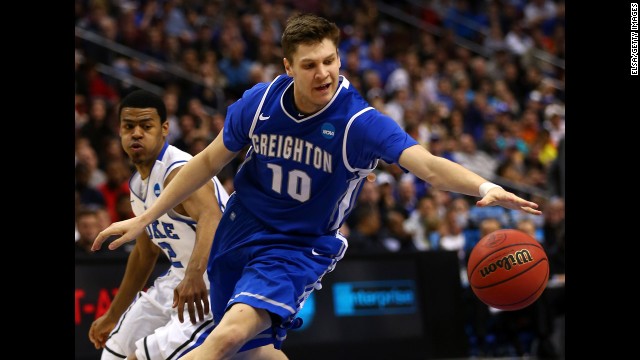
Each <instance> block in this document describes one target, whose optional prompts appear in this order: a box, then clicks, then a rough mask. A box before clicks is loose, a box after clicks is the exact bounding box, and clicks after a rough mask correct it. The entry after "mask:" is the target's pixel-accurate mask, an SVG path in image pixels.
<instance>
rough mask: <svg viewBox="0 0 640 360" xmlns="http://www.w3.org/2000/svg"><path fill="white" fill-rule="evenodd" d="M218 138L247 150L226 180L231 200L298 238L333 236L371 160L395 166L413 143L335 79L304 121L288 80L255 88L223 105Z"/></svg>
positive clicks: (281, 78)
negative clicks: (327, 97) (320, 104)
mask: <svg viewBox="0 0 640 360" xmlns="http://www.w3.org/2000/svg"><path fill="white" fill-rule="evenodd" d="M223 136H224V137H223V139H224V144H225V146H226V147H227V148H228V149H229V150H231V151H240V150H241V149H243V148H244V147H245V146H246V145H250V148H249V151H248V152H247V156H246V158H245V161H244V163H243V164H242V165H241V167H240V169H239V170H238V173H237V174H236V176H235V179H234V187H235V189H236V196H237V197H238V200H239V201H240V202H241V203H242V204H243V205H244V206H245V207H246V208H247V209H248V210H249V211H251V212H252V213H253V214H254V215H255V216H256V217H257V218H258V219H260V220H261V221H262V222H263V223H264V225H265V226H267V227H269V228H271V229H274V230H276V231H279V232H286V233H294V234H302V235H324V234H329V233H331V232H335V231H336V230H337V229H338V228H339V227H340V225H341V224H342V223H343V222H344V220H345V219H346V217H347V215H348V214H349V213H350V212H351V210H352V209H353V206H354V203H355V200H356V198H357V195H358V193H359V192H360V188H361V186H362V181H363V179H364V178H365V177H366V176H367V174H369V173H370V172H371V171H372V170H373V169H374V168H375V167H376V165H377V162H378V160H379V159H383V160H384V161H386V162H388V163H397V162H398V159H399V158H400V154H401V153H402V152H403V151H404V150H405V149H406V148H408V147H410V146H413V145H416V144H417V142H416V141H415V140H414V139H413V138H411V136H409V135H408V134H407V133H406V132H405V131H404V130H402V129H401V128H400V127H399V126H398V125H397V124H396V122H395V121H393V119H391V118H390V117H389V116H386V115H384V114H382V113H380V112H378V111H377V110H376V109H374V108H372V107H371V106H369V104H368V103H367V102H366V101H365V100H364V99H363V98H362V97H361V96H360V94H359V93H358V91H357V90H356V89H355V88H354V87H353V86H351V85H350V83H349V81H348V80H347V79H346V78H344V77H343V76H340V80H339V85H338V90H337V91H336V94H334V96H333V98H332V99H331V101H329V103H328V104H327V105H326V106H325V107H324V108H322V109H321V110H320V111H318V112H316V113H315V114H312V115H309V116H304V115H302V114H299V113H298V112H297V111H296V110H295V107H294V104H293V78H291V77H289V76H286V75H280V76H278V77H276V78H275V79H274V80H273V81H272V82H271V83H260V84H257V85H255V86H254V87H253V88H251V89H249V90H247V91H246V92H245V93H244V94H243V96H242V98H241V99H239V100H238V101H236V102H235V103H234V104H232V105H231V106H229V108H228V111H227V116H226V119H225V125H224V131H223Z"/></svg>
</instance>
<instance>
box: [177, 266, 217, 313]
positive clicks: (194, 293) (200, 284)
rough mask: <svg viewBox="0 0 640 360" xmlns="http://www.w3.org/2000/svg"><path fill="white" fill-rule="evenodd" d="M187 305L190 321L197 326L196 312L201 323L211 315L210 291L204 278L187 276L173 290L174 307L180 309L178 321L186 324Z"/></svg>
mask: <svg viewBox="0 0 640 360" xmlns="http://www.w3.org/2000/svg"><path fill="white" fill-rule="evenodd" d="M185 303H186V304H187V310H188V311H189V319H190V320H191V323H192V324H195V323H196V322H197V321H198V319H197V318H196V311H197V312H198V318H199V319H200V321H202V320H204V316H205V314H206V315H208V314H209V290H207V286H206V284H205V282H204V279H203V278H202V275H199V276H189V275H185V277H184V279H182V281H181V282H180V284H178V286H176V288H175V289H174V290H173V307H174V308H175V307H178V319H179V320H180V322H184V304H185Z"/></svg>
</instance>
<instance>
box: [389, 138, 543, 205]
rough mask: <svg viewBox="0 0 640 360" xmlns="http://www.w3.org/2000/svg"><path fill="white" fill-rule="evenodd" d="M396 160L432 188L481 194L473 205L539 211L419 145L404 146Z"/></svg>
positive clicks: (526, 202) (529, 203)
mask: <svg viewBox="0 0 640 360" xmlns="http://www.w3.org/2000/svg"><path fill="white" fill-rule="evenodd" d="M398 163H399V164H400V165H401V166H402V167H404V168H405V169H407V170H409V171H411V172H412V173H413V174H415V175H416V176H417V177H419V178H420V179H422V180H424V181H426V182H428V183H429V184H431V185H433V186H434V187H435V188H436V189H439V190H446V191H453V192H457V193H461V194H466V195H471V196H480V197H482V199H481V200H479V201H478V202H477V203H476V205H477V206H480V207H483V206H495V205H500V206H503V207H505V208H509V209H515V210H521V211H524V212H527V213H529V214H534V215H540V214H541V213H542V212H540V211H539V210H536V209H537V208H538V204H536V203H534V202H531V201H527V200H525V199H522V198H520V197H518V196H516V195H515V194H513V193H511V192H508V191H505V190H504V189H503V188H502V187H499V186H495V185H493V184H490V183H489V182H488V181H487V180H486V179H484V178H482V177H481V176H480V175H478V174H476V173H474V172H472V171H470V170H468V169H466V168H464V167H463V166H461V165H459V164H456V163H454V162H452V161H449V160H447V159H445V158H442V157H439V156H435V155H433V154H431V153H430V152H429V151H427V149H425V148H424V147H423V146H421V145H414V146H411V147H409V148H407V149H405V150H404V151H403V152H402V154H401V155H400V160H399V161H398ZM483 184H485V185H483ZM481 185H482V189H481ZM481 190H482V191H483V193H482V194H481V193H480V191H481Z"/></svg>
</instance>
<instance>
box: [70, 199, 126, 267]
mask: <svg viewBox="0 0 640 360" xmlns="http://www.w3.org/2000/svg"><path fill="white" fill-rule="evenodd" d="M76 226H77V229H78V234H79V237H78V240H76V242H75V249H76V251H75V258H76V260H78V259H97V258H122V259H126V257H127V256H128V253H127V251H126V250H125V249H126V247H124V246H121V247H119V248H118V249H116V250H109V249H107V248H106V247H103V248H102V249H100V250H98V251H95V252H94V251H91V245H93V240H95V238H96V237H97V236H98V233H99V232H100V231H101V229H100V222H99V220H98V215H97V212H96V210H95V209H92V208H82V209H80V210H79V211H78V214H77V216H76Z"/></svg>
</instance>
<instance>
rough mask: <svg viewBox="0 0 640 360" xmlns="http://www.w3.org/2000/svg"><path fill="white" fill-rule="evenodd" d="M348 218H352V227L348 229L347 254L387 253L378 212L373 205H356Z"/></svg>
mask: <svg viewBox="0 0 640 360" xmlns="http://www.w3.org/2000/svg"><path fill="white" fill-rule="evenodd" d="M350 217H353V226H351V227H350V236H349V250H348V251H349V252H351V253H354V254H372V253H383V252H387V249H386V248H385V246H384V244H383V240H384V239H383V238H382V234H381V232H380V230H381V228H382V220H381V216H380V211H379V210H378V208H377V207H376V206H375V205H372V204H367V203H363V204H358V205H357V206H356V207H355V208H354V209H353V213H352V214H351V215H350Z"/></svg>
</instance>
